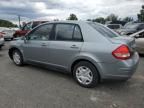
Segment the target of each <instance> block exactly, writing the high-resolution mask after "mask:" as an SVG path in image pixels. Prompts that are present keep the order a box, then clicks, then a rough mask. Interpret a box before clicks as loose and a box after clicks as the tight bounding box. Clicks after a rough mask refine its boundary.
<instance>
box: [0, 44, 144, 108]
mask: <svg viewBox="0 0 144 108" xmlns="http://www.w3.org/2000/svg"><path fill="white" fill-rule="evenodd" d="M7 53H8V45H6V46H5V47H4V48H3V49H2V50H1V51H0V108H53V107H54V108H144V57H141V58H140V64H139V67H138V69H137V72H136V73H135V74H134V76H133V77H132V78H131V79H130V80H128V81H127V82H125V83H122V82H114V81H113V82H104V83H101V84H99V85H98V86H97V87H96V88H94V89H86V88H82V87H80V86H79V85H78V84H77V83H75V81H74V80H73V78H72V76H71V75H69V74H64V73H59V72H56V71H50V70H48V69H43V68H40V67H35V66H30V65H26V66H24V67H17V66H15V65H14V64H13V62H12V61H11V60H10V59H9V57H8V54H7Z"/></svg>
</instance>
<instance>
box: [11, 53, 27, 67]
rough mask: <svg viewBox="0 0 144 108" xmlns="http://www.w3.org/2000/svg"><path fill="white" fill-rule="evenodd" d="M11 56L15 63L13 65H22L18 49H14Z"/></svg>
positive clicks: (21, 57)
mask: <svg viewBox="0 0 144 108" xmlns="http://www.w3.org/2000/svg"><path fill="white" fill-rule="evenodd" d="M16 57H17V58H16ZM12 58H13V62H14V63H15V65H17V66H22V65H23V64H24V62H23V56H22V54H21V52H20V51H19V50H14V51H13V52H12Z"/></svg>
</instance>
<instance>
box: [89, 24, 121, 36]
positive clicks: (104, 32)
mask: <svg viewBox="0 0 144 108" xmlns="http://www.w3.org/2000/svg"><path fill="white" fill-rule="evenodd" d="M88 24H89V25H90V26H92V27H93V28H94V29H95V30H96V31H98V32H99V33H100V34H102V35H103V36H106V37H109V38H114V37H118V36H119V35H118V34H117V33H115V32H113V31H112V30H110V29H108V28H106V27H104V26H102V25H100V24H96V23H93V22H88Z"/></svg>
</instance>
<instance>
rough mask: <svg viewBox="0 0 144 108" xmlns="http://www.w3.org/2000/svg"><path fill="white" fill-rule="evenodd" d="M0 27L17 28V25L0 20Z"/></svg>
mask: <svg viewBox="0 0 144 108" xmlns="http://www.w3.org/2000/svg"><path fill="white" fill-rule="evenodd" d="M0 27H17V25H16V24H13V23H12V22H10V21H7V20H2V19H0Z"/></svg>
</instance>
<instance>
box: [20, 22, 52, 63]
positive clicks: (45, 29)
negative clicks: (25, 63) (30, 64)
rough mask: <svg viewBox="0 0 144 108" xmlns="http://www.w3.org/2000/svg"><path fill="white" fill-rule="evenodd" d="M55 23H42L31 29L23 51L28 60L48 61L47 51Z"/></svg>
mask: <svg viewBox="0 0 144 108" xmlns="http://www.w3.org/2000/svg"><path fill="white" fill-rule="evenodd" d="M52 28H53V24H45V25H41V26H39V27H38V28H36V29H34V30H33V31H31V32H30V33H29V34H28V35H27V36H26V38H27V41H26V42H25V43H24V44H23V46H22V47H23V53H24V57H25V59H26V60H29V61H35V62H46V60H45V58H46V56H48V52H46V50H47V48H48V44H49V36H50V35H51V31H52Z"/></svg>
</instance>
